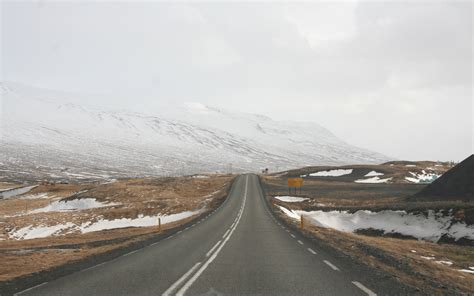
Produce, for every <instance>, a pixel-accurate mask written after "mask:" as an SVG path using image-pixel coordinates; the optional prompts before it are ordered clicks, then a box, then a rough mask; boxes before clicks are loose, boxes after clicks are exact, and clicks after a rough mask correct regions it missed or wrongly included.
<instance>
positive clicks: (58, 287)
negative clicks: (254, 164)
mask: <svg viewBox="0 0 474 296" xmlns="http://www.w3.org/2000/svg"><path fill="white" fill-rule="evenodd" d="M376 293H379V294H384V295H387V294H391V295H400V294H406V290H405V287H403V286H402V285H400V284H399V283H398V282H397V281H395V280H393V279H392V278H388V277H386V276H381V275H380V274H379V273H377V272H374V271H373V270H371V269H368V268H366V267H364V266H361V265H358V264H355V263H353V262H351V261H350V260H349V259H347V258H345V257H340V256H337V255H336V256H335V255H334V254H333V253H328V252H327V251H324V250H320V249H318V248H317V246H314V245H313V244H312V243H311V242H310V241H308V240H306V239H305V238H303V237H300V236H299V235H298V234H297V233H292V231H291V230H290V229H287V228H286V227H285V226H284V225H283V224H281V223H280V222H278V221H277V220H275V218H274V217H273V215H271V213H270V212H269V210H268V208H267V205H266V203H265V201H264V197H263V194H262V190H261V188H260V185H259V182H258V178H257V176H255V175H244V176H240V177H239V178H238V179H237V180H236V181H235V183H234V185H233V187H232V190H231V192H230V195H229V197H228V198H227V200H226V201H225V203H224V204H223V205H222V206H221V207H220V208H219V209H217V210H216V211H215V212H214V213H212V214H211V215H210V216H208V217H206V218H204V219H203V220H201V221H198V222H196V223H195V224H194V225H193V226H190V227H189V228H187V229H185V230H183V231H181V232H179V233H176V234H175V235H173V236H171V237H169V238H167V239H164V240H162V241H159V242H157V243H155V244H153V245H150V246H148V247H146V248H143V249H140V250H137V251H134V252H132V253H129V254H126V255H124V256H122V257H119V258H116V259H114V260H112V261H109V262H105V263H102V264H99V265H96V266H94V267H91V268H88V269H86V270H83V271H80V272H77V273H74V274H71V275H68V276H65V277H62V278H59V279H56V280H54V281H51V282H48V283H43V284H41V285H39V286H36V287H33V288H31V289H29V290H25V291H23V292H20V293H18V294H19V295H20V294H21V295H203V294H204V295H375V294H376Z"/></svg>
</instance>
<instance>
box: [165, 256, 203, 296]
mask: <svg viewBox="0 0 474 296" xmlns="http://www.w3.org/2000/svg"><path fill="white" fill-rule="evenodd" d="M199 265H201V262H198V263H196V264H194V266H193V267H191V269H190V270H188V272H186V273H185V274H183V276H182V277H180V278H179V280H177V281H176V282H175V283H174V284H173V285H171V287H169V288H168V290H166V291H165V292H164V293H163V296H168V295H171V293H172V292H173V291H174V290H175V289H176V288H177V287H178V286H179V285H180V284H181V283H182V282H184V281H185V280H186V278H188V276H189V275H191V273H193V272H194V271H195V270H196V269H197V268H198V267H199Z"/></svg>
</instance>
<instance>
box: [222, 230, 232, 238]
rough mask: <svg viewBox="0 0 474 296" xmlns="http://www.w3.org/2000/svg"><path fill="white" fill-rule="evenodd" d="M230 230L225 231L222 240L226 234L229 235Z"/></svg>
mask: <svg viewBox="0 0 474 296" xmlns="http://www.w3.org/2000/svg"><path fill="white" fill-rule="evenodd" d="M229 231H230V229H227V231H226V232H225V233H224V235H223V236H222V238H225V237H226V235H227V233H229Z"/></svg>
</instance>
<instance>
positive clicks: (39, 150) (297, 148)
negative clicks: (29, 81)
mask: <svg viewBox="0 0 474 296" xmlns="http://www.w3.org/2000/svg"><path fill="white" fill-rule="evenodd" d="M0 92H1V95H2V101H3V117H2V118H1V120H0V123H1V132H2V134H1V142H0V159H1V161H0V169H1V170H3V172H5V175H7V177H8V178H11V177H12V176H13V177H15V178H18V179H24V178H32V179H42V178H50V179H62V178H66V179H71V178H72V179H74V178H76V179H103V178H105V179H106V178H116V177H124V176H126V177H138V176H160V175H161V176H163V175H178V174H193V173H197V172H203V171H204V172H205V171H207V172H214V171H218V172H224V171H229V170H232V171H234V172H236V171H237V172H240V171H258V170H260V169H261V168H265V167H268V168H270V170H276V169H286V168H290V167H298V166H305V165H308V164H319V165H335V164H348V163H380V162H383V161H387V160H388V158H387V157H386V156H383V155H381V154H378V153H375V152H372V151H368V150H365V149H361V148H358V147H354V146H351V145H349V144H347V143H345V142H344V141H342V140H340V139H338V138H337V137H336V136H334V135H333V134H332V133H331V132H330V131H328V130H327V129H325V128H324V127H322V126H320V125H318V124H316V123H300V122H291V121H276V120H273V119H271V118H268V117H265V116H261V115H255V114H245V113H239V112H231V111H226V110H221V109H217V108H212V107H208V106H205V105H202V104H198V103H192V104H186V105H184V106H166V107H164V108H162V109H161V110H159V111H158V112H156V114H153V115H150V114H143V113H137V112H132V111H130V110H125V111H124V110H114V109H111V108H103V107H97V106H95V105H94V106H89V105H85V104H83V103H82V102H84V101H86V100H85V99H81V96H80V95H76V94H69V93H62V92H57V91H50V90H44V89H38V88H33V87H27V86H23V85H19V84H16V83H2V84H1V85H0ZM87 101H89V102H90V101H91V100H90V98H87ZM109 101H110V100H109Z"/></svg>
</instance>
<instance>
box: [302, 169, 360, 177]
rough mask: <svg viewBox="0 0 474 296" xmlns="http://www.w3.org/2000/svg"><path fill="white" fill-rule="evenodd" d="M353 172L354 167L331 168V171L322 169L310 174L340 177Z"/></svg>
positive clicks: (312, 175)
mask: <svg viewBox="0 0 474 296" xmlns="http://www.w3.org/2000/svg"><path fill="white" fill-rule="evenodd" d="M350 174H352V169H347V170H345V169H337V170H329V171H320V172H316V173H312V174H309V176H311V177H340V176H344V175H350Z"/></svg>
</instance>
